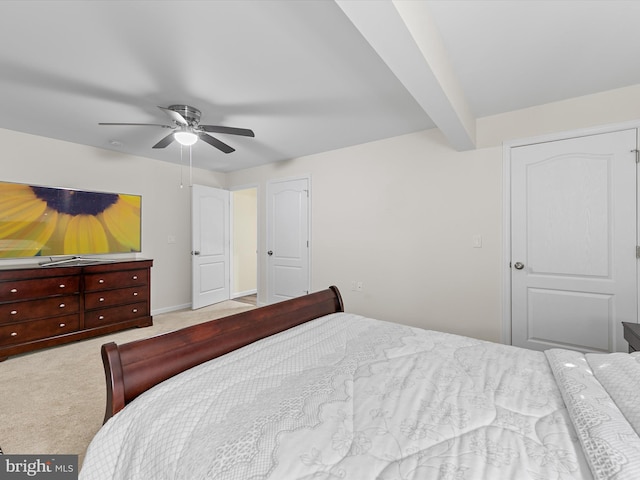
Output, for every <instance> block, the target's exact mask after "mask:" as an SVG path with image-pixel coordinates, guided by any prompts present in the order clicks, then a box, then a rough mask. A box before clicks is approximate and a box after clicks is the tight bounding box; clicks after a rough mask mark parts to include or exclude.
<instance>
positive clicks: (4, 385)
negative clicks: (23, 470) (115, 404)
mask: <svg viewBox="0 0 640 480" xmlns="http://www.w3.org/2000/svg"><path fill="white" fill-rule="evenodd" d="M252 308H254V307H252V306H251V305H248V304H246V303H240V302H236V301H233V300H230V301H227V302H222V303H219V304H217V305H212V306H210V307H206V308H202V309H199V310H196V311H191V310H181V311H178V312H172V313H166V314H162V315H156V316H154V318H153V323H154V325H153V326H151V327H146V328H134V329H131V330H125V331H124V332H119V333H115V334H111V335H105V336H102V337H98V338H93V339H90V340H84V341H80V342H75V343H71V344H68V345H63V346H59V347H54V348H50V349H47V350H40V351H36V352H31V353H28V354H24V355H19V356H15V357H9V358H8V359H7V360H5V361H4V362H0V447H1V448H2V451H3V452H4V453H5V454H78V455H79V456H80V457H79V463H80V464H82V459H83V457H84V453H85V451H86V448H87V446H88V444H89V442H90V441H91V439H92V438H93V436H94V435H95V434H96V432H97V431H98V429H99V428H100V426H101V425H102V420H103V418H104V411H105V401H106V400H105V399H106V390H105V379H104V370H103V368H102V359H101V357H100V347H101V345H102V344H103V343H107V342H111V341H114V342H116V343H125V342H129V341H132V340H137V339H140V338H146V337H150V336H153V335H157V334H160V333H164V332H168V331H171V330H177V329H179V328H182V327H186V326H188V325H193V324H196V323H201V322H203V321H207V320H211V319H215V318H220V317H224V316H226V315H231V314H234V313H238V312H242V311H245V310H251V309H252Z"/></svg>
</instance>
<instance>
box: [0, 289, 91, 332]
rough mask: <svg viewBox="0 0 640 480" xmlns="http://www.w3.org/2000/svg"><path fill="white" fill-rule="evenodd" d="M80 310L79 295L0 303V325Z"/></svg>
mask: <svg viewBox="0 0 640 480" xmlns="http://www.w3.org/2000/svg"><path fill="white" fill-rule="evenodd" d="M79 310H80V297H79V295H65V296H62V297H50V298H44V299H42V300H28V301H25V302H13V303H3V304H0V325H1V324H5V323H17V322H22V321H25V320H30V319H33V318H43V317H56V316H60V315H69V314H70V313H77V312H78V311H79Z"/></svg>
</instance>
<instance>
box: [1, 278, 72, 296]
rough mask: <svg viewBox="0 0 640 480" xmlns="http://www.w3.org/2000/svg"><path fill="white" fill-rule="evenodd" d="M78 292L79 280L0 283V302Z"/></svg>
mask: <svg viewBox="0 0 640 480" xmlns="http://www.w3.org/2000/svg"><path fill="white" fill-rule="evenodd" d="M79 291H80V278H79V277H78V276H77V275H76V276H73V277H71V276H70V277H47V278H38V279H36V280H15V281H9V282H0V302H15V301H19V300H28V299H30V298H42V297H49V296H52V295H69V294H70V293H78V292H79Z"/></svg>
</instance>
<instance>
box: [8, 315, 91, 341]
mask: <svg viewBox="0 0 640 480" xmlns="http://www.w3.org/2000/svg"><path fill="white" fill-rule="evenodd" d="M79 328H80V319H79V316H78V315H77V314H76V315H66V316H63V317H56V318H43V319H41V320H32V321H30V322H23V323H16V324H13V325H2V326H0V345H3V346H6V345H15V344H18V343H24V342H29V341H32V340H39V339H41V338H47V337H53V336H56V335H62V334H65V333H71V332H75V331H76V330H78V329H79Z"/></svg>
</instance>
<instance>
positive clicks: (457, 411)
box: [80, 287, 640, 480]
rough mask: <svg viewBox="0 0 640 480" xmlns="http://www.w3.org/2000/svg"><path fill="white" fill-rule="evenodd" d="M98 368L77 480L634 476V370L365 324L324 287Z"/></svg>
mask: <svg viewBox="0 0 640 480" xmlns="http://www.w3.org/2000/svg"><path fill="white" fill-rule="evenodd" d="M102 355H103V361H104V365H105V375H106V380H107V393H108V399H107V411H106V414H105V423H104V425H103V426H102V428H101V429H100V431H99V432H98V433H97V435H96V436H95V438H94V439H93V441H92V442H91V444H90V446H89V448H88V450H87V453H86V456H85V460H84V463H83V467H82V470H81V472H80V479H82V480H90V479H128V480H129V479H150V478H153V479H155V480H160V479H185V480H196V479H239V480H240V479H241V480H249V479H266V478H269V479H278V480H287V479H296V480H302V479H305V480H306V479H327V480H328V479H339V478H340V479H357V480H360V479H380V480H392V479H393V480H399V479H441V480H470V479H492V480H493V479H516V480H520V479H532V480H550V479H559V480H560V479H562V480H565V479H617V480H623V479H629V480H631V479H638V478H640V437H639V436H638V433H637V432H638V431H640V430H639V428H640V407H638V401H637V400H638V397H637V392H638V391H639V389H640V356H639V355H640V354H635V353H634V354H626V353H613V354H586V355H585V354H582V353H579V352H574V351H570V350H562V349H552V350H549V351H546V352H536V351H530V350H525V349H521V348H517V347H512V346H507V345H502V344H497V343H491V342H486V341H482V340H477V339H473V338H468V337H463V336H458V335H452V334H447V333H443V332H435V331H427V330H422V329H418V328H413V327H409V326H405V325H401V324H397V323H392V322H385V321H380V320H375V319H371V318H366V317H363V316H360V315H355V314H351V313H345V312H344V308H343V303H342V299H341V297H340V293H339V291H338V289H337V288H335V287H330V288H328V289H326V290H323V291H320V292H317V293H313V294H310V295H306V296H304V297H301V298H296V299H293V300H289V301H285V302H281V303H278V304H274V305H269V306H266V307H261V308H257V309H254V310H251V311H249V312H244V313H240V314H237V315H233V316H230V317H226V318H224V319H219V320H213V321H210V322H206V323H203V324H200V325H196V326H192V327H188V328H185V329H182V330H178V331H175V332H171V333H168V334H164V335H160V336H158V337H153V338H150V339H145V340H139V341H136V342H131V343H128V344H123V345H115V344H113V343H110V344H106V345H103V347H102Z"/></svg>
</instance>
